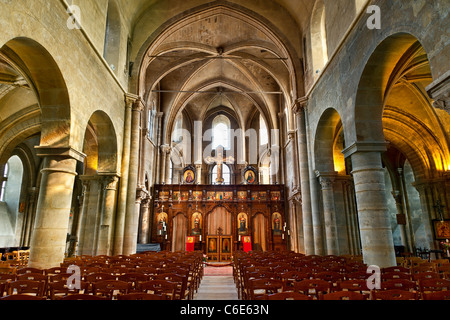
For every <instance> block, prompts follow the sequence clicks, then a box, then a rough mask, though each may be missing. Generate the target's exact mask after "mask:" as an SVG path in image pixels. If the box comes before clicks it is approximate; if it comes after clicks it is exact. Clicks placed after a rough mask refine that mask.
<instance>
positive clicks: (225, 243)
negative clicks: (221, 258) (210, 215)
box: [220, 237, 231, 253]
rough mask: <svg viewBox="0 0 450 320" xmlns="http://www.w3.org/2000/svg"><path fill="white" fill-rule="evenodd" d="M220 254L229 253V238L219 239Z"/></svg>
mask: <svg viewBox="0 0 450 320" xmlns="http://www.w3.org/2000/svg"><path fill="white" fill-rule="evenodd" d="M221 240H222V243H221V246H220V248H221V253H231V238H230V237H223V238H221Z"/></svg>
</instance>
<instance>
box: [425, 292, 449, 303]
mask: <svg viewBox="0 0 450 320" xmlns="http://www.w3.org/2000/svg"><path fill="white" fill-rule="evenodd" d="M422 296H423V299H424V300H439V301H443V300H450V291H435V292H427V293H424V294H423V295H422Z"/></svg>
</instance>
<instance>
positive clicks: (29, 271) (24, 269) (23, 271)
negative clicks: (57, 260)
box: [17, 268, 45, 275]
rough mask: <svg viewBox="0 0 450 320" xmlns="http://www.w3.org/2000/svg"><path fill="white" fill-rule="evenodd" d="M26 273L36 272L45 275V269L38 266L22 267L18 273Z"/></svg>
mask: <svg viewBox="0 0 450 320" xmlns="http://www.w3.org/2000/svg"><path fill="white" fill-rule="evenodd" d="M25 273H34V274H43V275H45V270H42V269H37V268H21V269H18V270H17V274H18V275H19V274H25Z"/></svg>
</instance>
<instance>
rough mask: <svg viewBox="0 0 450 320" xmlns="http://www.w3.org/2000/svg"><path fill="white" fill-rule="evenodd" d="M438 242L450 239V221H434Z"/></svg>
mask: <svg viewBox="0 0 450 320" xmlns="http://www.w3.org/2000/svg"><path fill="white" fill-rule="evenodd" d="M433 223H434V232H435V236H436V240H446V239H450V220H444V221H441V220H433Z"/></svg>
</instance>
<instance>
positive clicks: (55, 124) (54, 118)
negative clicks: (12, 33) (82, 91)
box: [0, 37, 71, 148]
mask: <svg viewBox="0 0 450 320" xmlns="http://www.w3.org/2000/svg"><path fill="white" fill-rule="evenodd" d="M0 56H1V58H3V59H4V60H5V61H6V62H8V63H9V64H10V65H11V66H13V67H14V68H15V69H16V70H17V71H18V72H19V74H20V75H21V76H22V77H23V78H24V79H25V81H26V82H27V83H28V85H29V87H30V88H31V89H32V90H33V91H34V93H35V95H36V98H37V100H38V104H39V107H40V111H41V123H42V125H41V142H40V146H42V147H56V148H69V147H70V145H71V110H70V99H69V94H68V90H67V86H66V82H65V80H64V77H63V75H62V73H61V70H60V68H59V66H58V65H57V63H56V61H55V60H54V58H53V57H52V56H51V54H50V53H49V52H48V51H47V50H46V49H45V48H44V47H43V46H42V45H41V44H40V43H38V42H37V41H35V40H33V39H30V38H26V37H17V38H14V39H11V40H9V41H8V42H7V43H5V44H4V45H3V46H2V47H1V48H0Z"/></svg>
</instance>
